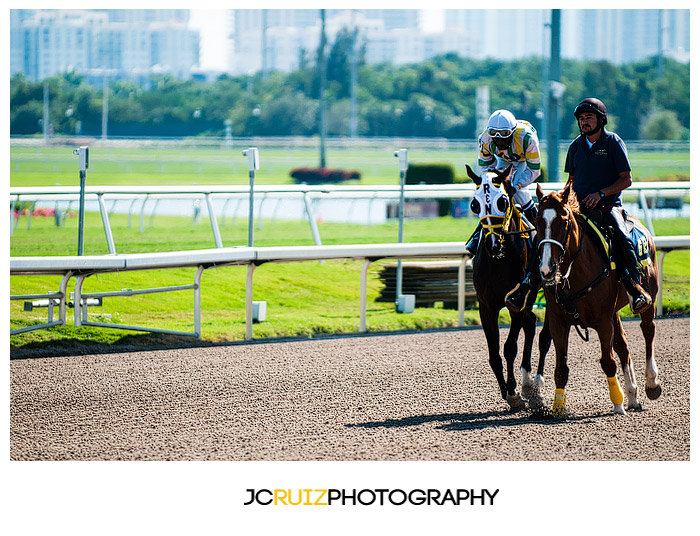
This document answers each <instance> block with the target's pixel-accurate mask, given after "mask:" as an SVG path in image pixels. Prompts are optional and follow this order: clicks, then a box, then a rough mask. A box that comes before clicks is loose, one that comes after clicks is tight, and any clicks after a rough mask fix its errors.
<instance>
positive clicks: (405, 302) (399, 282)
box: [394, 149, 416, 313]
mask: <svg viewBox="0 0 700 536" xmlns="http://www.w3.org/2000/svg"><path fill="white" fill-rule="evenodd" d="M394 156H396V157H398V159H399V244H401V243H403V219H404V204H405V198H404V188H405V186H406V171H408V149H399V150H398V151H396V152H395V153H394ZM415 299H416V297H415V296H414V295H413V294H410V295H404V293H403V262H402V260H401V259H398V261H397V262H396V302H395V305H396V312H397V313H412V312H413V308H414V307H415Z"/></svg>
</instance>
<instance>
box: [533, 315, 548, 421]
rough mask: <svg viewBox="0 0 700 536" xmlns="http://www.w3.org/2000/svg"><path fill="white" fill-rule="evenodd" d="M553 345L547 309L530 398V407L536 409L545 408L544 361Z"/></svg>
mask: <svg viewBox="0 0 700 536" xmlns="http://www.w3.org/2000/svg"><path fill="white" fill-rule="evenodd" d="M551 346H552V334H551V333H550V331H549V321H548V318H547V311H546V310H545V313H544V324H543V325H542V330H541V331H540V337H539V342H538V348H539V351H540V359H539V362H538V363H537V374H536V375H535V379H534V380H533V382H532V390H531V393H530V398H529V400H528V404H529V406H530V409H531V410H534V411H542V410H543V409H544V397H543V394H544V363H545V358H546V357H547V352H549V348H550V347H551Z"/></svg>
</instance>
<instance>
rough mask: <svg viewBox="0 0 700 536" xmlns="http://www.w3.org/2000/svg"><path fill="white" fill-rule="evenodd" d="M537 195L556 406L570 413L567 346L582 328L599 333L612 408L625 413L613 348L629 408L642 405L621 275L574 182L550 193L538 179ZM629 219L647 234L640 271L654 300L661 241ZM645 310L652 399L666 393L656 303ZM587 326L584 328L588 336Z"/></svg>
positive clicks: (558, 411)
mask: <svg viewBox="0 0 700 536" xmlns="http://www.w3.org/2000/svg"><path fill="white" fill-rule="evenodd" d="M537 198H538V199H539V202H540V206H539V215H538V217H537V220H536V224H535V226H536V228H537V240H538V248H539V252H540V275H541V277H542V281H543V284H544V292H545V298H546V300H547V318H548V321H549V329H550V332H551V335H552V339H553V341H554V348H555V351H556V365H555V369H554V382H555V385H556V390H555V397H554V405H553V408H552V409H553V412H554V414H555V415H557V416H563V415H564V414H565V401H566V396H565V394H564V388H565V387H566V383H567V381H568V379H569V367H568V365H567V349H568V345H569V332H570V329H571V326H575V327H576V329H577V331H578V333H579V335H581V337H582V338H584V340H588V328H592V329H594V330H596V331H597V333H598V338H599V339H600V349H601V358H600V364H601V366H602V368H603V371H604V372H605V375H606V377H607V379H608V390H609V393H610V400H611V401H612V403H613V412H614V413H620V414H624V413H625V410H624V408H623V406H622V404H623V394H622V391H621V389H620V385H619V383H618V381H617V376H616V371H617V369H616V366H615V361H614V359H613V350H614V351H615V353H616V354H617V355H618V357H619V358H620V363H621V364H622V372H623V375H624V380H625V390H626V392H627V409H637V410H638V409H641V404H640V403H639V401H638V400H637V383H636V380H635V376H634V369H633V366H632V362H631V360H630V353H629V349H628V346H627V339H626V336H625V331H624V330H623V328H622V323H621V321H620V316H619V314H618V311H619V310H620V309H622V308H623V307H624V306H625V305H627V303H628V300H629V298H628V295H627V293H626V292H625V288H624V286H623V285H622V284H621V282H620V280H619V278H618V275H617V270H615V269H614V264H611V263H610V262H609V258H608V255H607V254H606V252H605V250H604V248H603V245H602V241H600V238H598V236H597V233H596V231H595V229H593V228H592V227H589V226H590V225H591V224H590V223H589V222H587V221H586V219H587V218H586V217H585V216H583V215H582V214H581V213H580V211H579V206H578V202H577V200H576V195H575V194H574V192H573V190H572V188H571V183H569V184H567V186H566V187H565V188H564V190H563V191H561V192H552V193H550V194H548V195H546V196H545V195H544V193H543V191H542V188H541V187H540V185H539V184H538V185H537ZM629 219H631V220H632V221H633V222H634V226H635V227H636V228H637V229H639V230H640V231H642V233H643V236H642V240H641V241H640V249H641V250H643V251H642V253H644V254H646V253H648V255H646V258H647V263H646V266H644V267H643V268H640V272H641V274H642V283H643V286H645V288H646V289H647V291H648V292H649V295H650V296H651V297H652V301H653V300H654V299H655V297H656V294H657V292H658V289H659V281H658V270H657V266H656V248H655V246H654V240H653V239H652V237H651V235H650V233H649V231H648V230H647V229H646V228H645V227H644V226H643V225H642V224H641V223H640V222H639V221H638V220H636V219H635V218H631V217H630V218H629ZM597 242H598V243H597ZM640 316H641V320H642V321H641V328H642V334H643V335H644V341H645V343H646V393H647V397H648V398H649V399H650V400H655V399H656V398H658V397H659V396H660V395H661V386H660V385H659V382H658V371H657V368H656V362H655V359H654V334H655V331H656V325H655V323H654V307H653V306H652V307H649V308H647V309H646V310H645V311H642V313H641V314H640ZM582 329H584V330H585V336H584V335H583V334H582V331H581V330H582Z"/></svg>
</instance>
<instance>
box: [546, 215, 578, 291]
mask: <svg viewBox="0 0 700 536" xmlns="http://www.w3.org/2000/svg"><path fill="white" fill-rule="evenodd" d="M543 210H544V207H540V212H542V211H543ZM569 216H570V217H569V219H568V220H567V221H566V227H565V231H564V241H563V243H562V242H560V241H559V240H556V239H554V238H542V239H540V240H538V244H537V249H538V253H539V254H540V257H541V255H542V253H541V251H540V250H541V248H542V246H544V245H545V244H554V245H555V246H558V247H559V249H561V255H560V256H559V259H558V260H557V261H556V262H554V274H555V275H554V277H552V280H551V281H543V284H544V285H545V286H552V285H556V284H558V283H562V282H567V281H568V279H569V275H570V274H571V267H572V266H573V265H574V261H575V260H576V258H577V257H578V256H579V254H580V253H581V249H582V248H583V238H582V240H581V245H580V247H579V249H578V251H577V252H576V254H575V255H574V258H573V259H572V260H571V262H570V263H569V268H568V269H567V270H566V274H563V275H561V276H560V277H559V278H557V276H558V275H560V274H561V270H560V267H561V265H562V263H563V262H564V257H566V251H567V249H568V248H569V242H570V240H571V231H572V230H573V228H574V226H573V224H572V223H571V220H572V219H573V218H574V215H573V213H571V212H569ZM584 233H585V230H584Z"/></svg>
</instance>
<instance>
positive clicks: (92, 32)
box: [10, 9, 199, 80]
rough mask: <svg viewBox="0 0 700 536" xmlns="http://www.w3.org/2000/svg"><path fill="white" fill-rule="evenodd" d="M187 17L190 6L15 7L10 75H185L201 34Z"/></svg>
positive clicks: (193, 61) (193, 63) (196, 55)
mask: <svg viewBox="0 0 700 536" xmlns="http://www.w3.org/2000/svg"><path fill="white" fill-rule="evenodd" d="M188 19H189V11H188V10H173V9H168V10H155V9H152V10H147V9H139V10H118V9H96V10H73V9H70V10H69V9H67V10H62V9H59V10H54V9H42V10H29V9H25V10H11V12H10V28H11V30H10V50H11V54H10V74H11V75H12V74H14V73H17V72H22V73H24V74H25V75H26V76H27V77H28V78H30V79H31V80H41V79H43V78H46V77H47V76H51V75H53V74H55V73H60V72H66V71H73V70H75V71H77V72H80V73H83V74H86V75H89V76H102V75H103V74H107V73H108V74H110V75H111V76H115V77H124V78H134V79H139V78H146V77H148V76H149V75H150V74H151V73H154V72H168V73H170V74H172V75H173V76H176V77H179V78H186V77H189V76H190V75H191V74H192V71H193V70H194V69H195V68H196V67H197V65H198V63H199V33H198V32H196V31H193V30H190V29H188V27H187V21H188Z"/></svg>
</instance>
